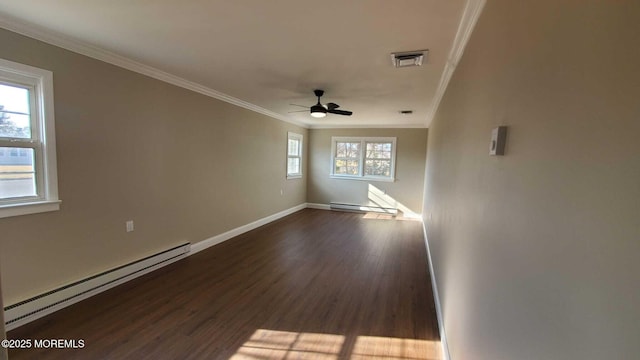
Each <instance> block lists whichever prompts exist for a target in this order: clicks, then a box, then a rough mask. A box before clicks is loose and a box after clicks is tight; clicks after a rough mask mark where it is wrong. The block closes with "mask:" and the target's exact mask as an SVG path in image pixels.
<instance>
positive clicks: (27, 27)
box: [0, 14, 309, 128]
mask: <svg viewBox="0 0 640 360" xmlns="http://www.w3.org/2000/svg"><path fill="white" fill-rule="evenodd" d="M0 28H3V29H6V30H9V31H12V32H15V33H18V34H20V35H24V36H27V37H30V38H32V39H36V40H39V41H42V42H45V43H47V44H50V45H54V46H57V47H60V48H63V49H66V50H69V51H72V52H75V53H77V54H80V55H84V56H88V57H90V58H93V59H97V60H100V61H103V62H106V63H109V64H112V65H115V66H118V67H121V68H124V69H127V70H130V71H133V72H136V73H139V74H142V75H146V76H149V77H151V78H154V79H156V80H160V81H163V82H166V83H169V84H172V85H175V86H179V87H181V88H184V89H187V90H191V91H194V92H197V93H200V94H202V95H206V96H209V97H212V98H215V99H218V100H221V101H224V102H227V103H230V104H233V105H236V106H239V107H241V108H245V109H247V110H251V111H254V112H257V113H260V114H262V115H266V116H269V117H271V118H274V119H278V120H281V121H284V122H288V123H291V124H294V125H297V126H301V127H304V128H309V125H307V124H304V123H301V122H299V121H296V120H293V119H291V118H289V117H287V116H284V115H281V114H278V113H275V112H273V111H270V110H267V109H265V108H263V107H260V106H257V105H254V104H251V103H249V102H246V101H244V100H240V99H238V98H235V97H233V96H230V95H227V94H225V93H222V92H220V91H217V90H214V89H212V88H209V87H207V86H204V85H201V84H198V83H196V82H193V81H190V80H187V79H184V78H181V77H179V76H176V75H173V74H170V73H168V72H165V71H162V70H160V69H156V68H154V67H152V66H149V65H145V64H143V63H141V62H138V61H135V60H132V59H129V58H127V57H124V56H121V55H118V54H116V53H113V52H110V51H107V50H104V49H101V48H98V47H96V46H93V45H89V44H87V43H85V42H82V41H79V40H77V39H74V38H71V37H69V36H66V35H63V34H60V33H58V32H55V31H51V30H46V29H44V28H42V27H40V26H37V25H33V24H28V23H25V22H22V21H19V20H16V19H14V18H11V17H8V16H6V15H4V14H0Z"/></svg>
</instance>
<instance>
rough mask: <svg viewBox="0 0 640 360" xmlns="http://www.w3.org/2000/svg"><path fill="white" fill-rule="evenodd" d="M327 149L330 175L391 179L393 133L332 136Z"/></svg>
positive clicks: (392, 171)
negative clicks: (373, 135) (328, 149)
mask: <svg viewBox="0 0 640 360" xmlns="http://www.w3.org/2000/svg"><path fill="white" fill-rule="evenodd" d="M331 153H332V163H331V177H333V178H347V179H357V180H378V181H394V177H395V159H396V138H394V137H385V138H367V137H332V138H331Z"/></svg>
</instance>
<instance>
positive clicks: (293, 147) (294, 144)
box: [288, 139, 300, 156]
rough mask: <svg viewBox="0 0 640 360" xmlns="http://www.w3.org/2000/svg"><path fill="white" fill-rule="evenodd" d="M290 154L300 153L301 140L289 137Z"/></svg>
mask: <svg viewBox="0 0 640 360" xmlns="http://www.w3.org/2000/svg"><path fill="white" fill-rule="evenodd" d="M288 153H289V155H294V156H297V155H300V140H295V139H289V151H288Z"/></svg>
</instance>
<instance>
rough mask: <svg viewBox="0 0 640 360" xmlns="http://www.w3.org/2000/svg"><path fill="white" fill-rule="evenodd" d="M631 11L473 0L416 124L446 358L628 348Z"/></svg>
mask: <svg viewBox="0 0 640 360" xmlns="http://www.w3.org/2000/svg"><path fill="white" fill-rule="evenodd" d="M638 19H640V2H638V1H580V2H578V1H555V0H545V1H529V2H522V1H510V0H490V1H488V2H487V5H486V7H485V9H484V12H483V14H482V16H481V18H480V20H479V22H478V24H477V26H476V29H475V31H474V33H473V35H472V36H471V39H470V42H469V44H468V46H467V49H466V50H465V54H464V56H463V58H462V61H461V63H460V64H459V66H458V68H457V70H456V72H455V74H454V76H453V79H452V82H451V83H450V85H449V88H448V90H447V92H446V94H445V96H444V98H443V101H442V104H441V106H440V109H439V110H438V113H437V116H436V119H435V121H434V123H433V125H432V127H431V128H430V129H429V145H428V160H427V178H426V183H427V187H426V194H425V209H424V217H425V220H426V221H427V222H426V226H427V229H428V237H429V243H430V247H431V251H432V257H433V265H434V267H435V274H436V277H437V284H438V289H439V292H440V300H441V303H442V310H443V314H444V323H445V329H446V334H447V339H448V341H449V348H450V352H451V355H452V359H454V360H474V359H493V360H501V359H504V360H509V359H519V360H526V359H635V358H637V356H638V354H640V342H638V338H639V337H640V306H638V304H640V285H639V284H640V282H639V280H640V277H639V274H640V261H639V259H638V256H639V255H640V221H639V218H638V217H639V215H640V140H638V137H639V135H640V71H639V70H638V65H639V64H640V47H639V46H638V39H639V38H640V22H639V21H638ZM497 125H507V126H508V127H509V133H508V139H507V146H506V156H504V157H493V156H489V155H488V146H489V137H490V132H491V129H492V128H493V127H495V126H497ZM430 218H431V220H429V219H430Z"/></svg>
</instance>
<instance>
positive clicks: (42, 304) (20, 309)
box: [4, 243, 191, 331]
mask: <svg viewBox="0 0 640 360" xmlns="http://www.w3.org/2000/svg"><path fill="white" fill-rule="evenodd" d="M190 250H191V244H190V243H185V244H182V245H178V246H176V247H173V248H171V249H167V250H165V251H161V252H159V253H157V254H155V255H151V256H148V257H145V258H143V259H140V260H137V261H134V262H131V263H129V264H126V265H122V266H119V267H117V268H114V269H111V270H107V271H105V272H102V273H100V274H96V275H93V276H90V277H88V278H85V279H82V280H80V281H76V282H74V283H71V284H68V285H65V286H62V287H60V288H57V289H55V290H51V291H48V292H46V293H44V294H40V295H38V296H34V297H32V298H30V299H27V300H24V301H20V302H18V303H15V304H13V305H9V306H7V307H5V308H4V315H5V317H4V321H5V327H6V330H7V331H9V330H12V329H15V328H17V327H19V326H21V325H24V324H26V323H28V322H31V321H33V320H36V319H38V318H41V317H43V316H45V315H48V314H51V313H53V312H55V311H57V310H60V309H62V308H65V307H67V306H69V305H72V304H75V303H77V302H79V301H81V300H84V299H86V298H89V297H91V296H93V295H96V294H99V293H101V292H103V291H106V290H108V289H111V288H113V287H115V286H117V285H120V284H122V283H124V282H127V281H129V280H132V279H134V278H137V277H139V276H142V275H144V274H147V273H149V272H151V271H153V270H156V269H158V268H160V267H163V266H165V265H168V264H170V263H172V262H175V261H178V260H180V259H182V258H184V257H186V256H187V255H188V253H189V251H190Z"/></svg>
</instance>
